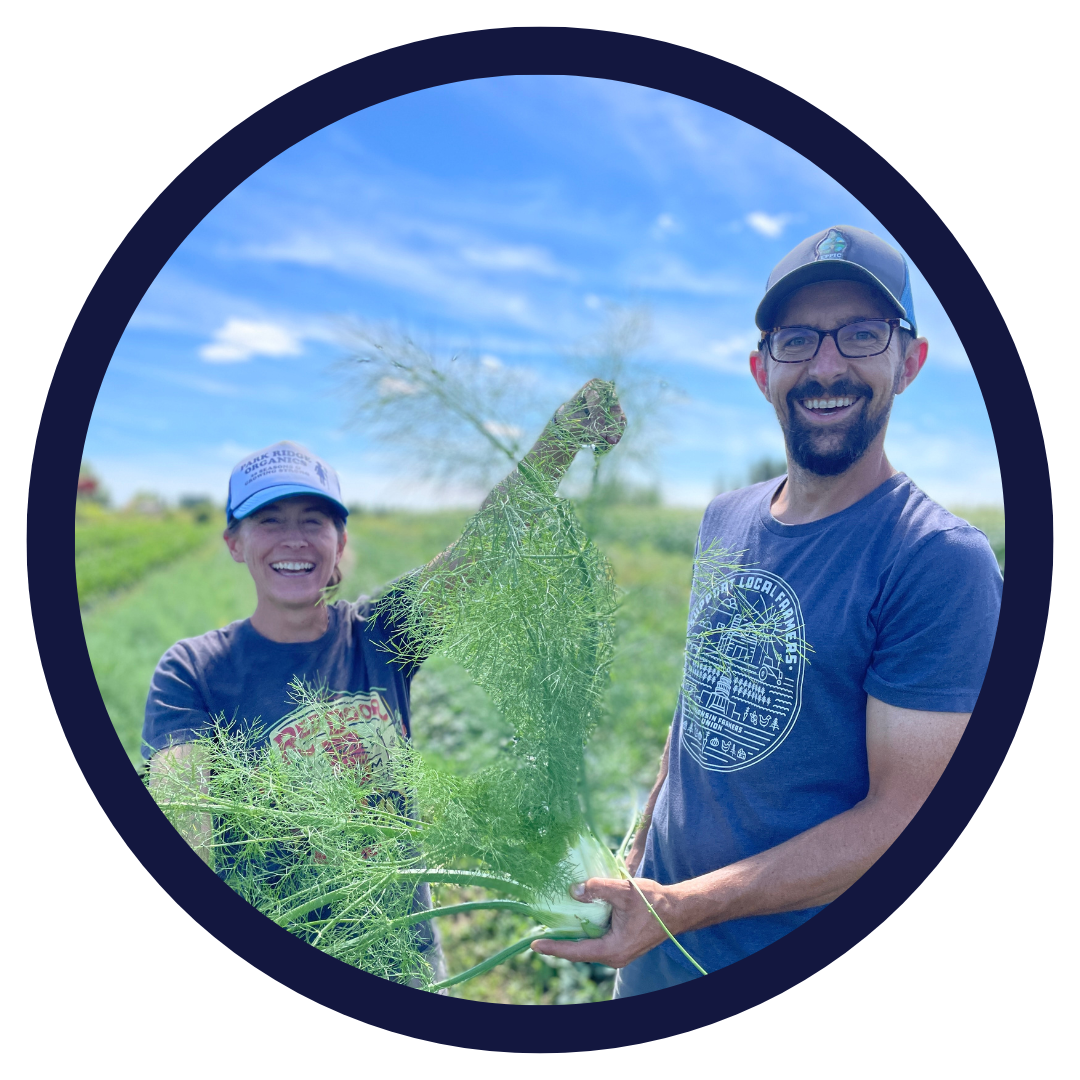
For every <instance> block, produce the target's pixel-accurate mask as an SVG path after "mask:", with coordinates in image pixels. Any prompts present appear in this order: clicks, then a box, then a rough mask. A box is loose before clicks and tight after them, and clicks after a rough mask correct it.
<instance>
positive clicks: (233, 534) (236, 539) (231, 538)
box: [221, 529, 247, 563]
mask: <svg viewBox="0 0 1080 1080" xmlns="http://www.w3.org/2000/svg"><path fill="white" fill-rule="evenodd" d="M221 538H222V539H223V540H224V541H225V546H226V547H227V548H228V549H229V554H230V555H231V556H232V557H233V562H238V563H242V562H247V559H245V558H244V548H243V545H242V544H241V542H240V529H233V530H229V529H226V530H225V531H224V532H223V533H222V534H221Z"/></svg>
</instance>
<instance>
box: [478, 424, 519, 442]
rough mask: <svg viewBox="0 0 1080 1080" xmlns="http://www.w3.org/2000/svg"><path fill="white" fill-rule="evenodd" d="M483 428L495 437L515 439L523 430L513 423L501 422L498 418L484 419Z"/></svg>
mask: <svg viewBox="0 0 1080 1080" xmlns="http://www.w3.org/2000/svg"><path fill="white" fill-rule="evenodd" d="M484 430H485V431H486V432H488V433H489V434H491V435H494V436H495V437H496V438H497V439H517V438H519V437H520V436H521V435H522V434H523V432H522V430H521V428H519V427H517V425H515V424H501V423H499V421H498V420H486V421H485V422H484Z"/></svg>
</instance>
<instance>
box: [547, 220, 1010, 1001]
mask: <svg viewBox="0 0 1080 1080" xmlns="http://www.w3.org/2000/svg"><path fill="white" fill-rule="evenodd" d="M756 322H757V325H758V328H759V329H760V330H761V331H762V333H761V339H760V344H759V346H758V348H757V349H756V350H755V351H754V352H752V353H751V354H750V371H751V374H752V375H753V377H754V380H755V382H756V383H757V385H758V387H759V389H760V390H761V392H762V394H764V396H765V398H766V399H767V400H768V402H769V403H770V405H772V407H773V409H774V410H775V412H776V416H777V419H778V420H779V422H780V426H781V428H782V430H783V433H784V439H785V442H786V447H787V462H788V472H787V475H786V476H785V477H780V478H778V479H775V480H770V481H767V482H765V483H763V484H756V485H754V486H753V487H750V488H745V489H743V490H742V491H737V492H731V493H728V494H725V495H721V496H718V497H717V498H716V499H715V500H713V502H712V503H711V505H710V506H709V508H708V509H707V510H706V512H705V517H704V520H703V522H702V526H701V532H700V535H699V541H698V563H697V568H696V571H695V583H694V590H693V594H692V596H691V612H690V631H689V635H688V646H687V654H688V655H687V665H686V674H685V677H684V682H683V687H682V693H681V694H680V697H679V703H678V706H677V709H676V713H675V719H674V722H673V724H672V728H671V732H670V734H669V737H668V745H667V747H666V748H665V750H664V756H663V759H662V761H661V768H660V776H659V778H658V779H657V783H656V786H655V788H654V789H653V792H652V795H651V796H650V798H649V801H648V804H647V806H646V812H645V823H644V825H643V827H642V829H641V830H640V831H639V832H638V834H637V836H636V837H635V841H634V845H633V847H632V849H631V853H630V856H629V859H628V864H629V866H630V868H631V871H632V872H634V873H636V874H637V879H636V883H637V885H638V887H639V888H640V889H641V892H642V893H643V894H644V896H645V897H647V898H648V900H649V902H650V903H651V905H652V907H653V908H654V909H655V911H656V913H657V914H658V915H659V916H660V918H661V919H662V920H663V922H664V923H665V924H666V925H667V927H668V928H670V930H671V931H672V933H673V934H675V935H676V936H677V937H678V938H679V941H680V943H681V944H682V946H683V947H684V948H685V949H686V952H687V953H689V955H690V956H691V957H693V961H694V962H696V964H697V965H700V966H701V967H702V968H704V969H705V970H706V971H715V970H717V969H718V968H721V967H724V966H726V965H727V964H730V963H733V962H735V961H736V960H738V959H740V958H742V957H744V956H747V955H749V954H750V953H753V952H755V951H757V950H758V949H761V948H763V947H764V946H766V945H768V944H769V943H771V942H772V941H775V940H776V939H777V938H779V937H781V936H783V935H784V934H786V933H788V932H789V931H790V930H792V929H794V928H795V927H796V926H798V925H800V924H801V923H803V922H805V921H806V920H807V919H809V918H811V917H812V916H813V915H814V914H816V912H818V911H820V910H821V908H822V906H823V905H825V904H828V903H829V902H830V901H832V900H834V899H835V898H836V897H837V896H839V895H840V894H841V893H842V892H843V891H844V890H845V889H846V888H847V887H848V886H849V885H851V884H852V883H853V882H854V881H856V880H857V879H858V878H859V877H860V876H861V875H862V874H863V873H864V872H865V871H866V870H867V868H868V867H869V866H870V865H871V864H872V863H873V862H874V861H875V860H876V859H877V858H878V857H879V856H880V855H881V854H882V853H883V852H884V851H885V850H886V848H888V846H889V845H890V844H891V843H892V842H893V840H895V839H896V837H897V836H898V835H899V834H900V832H901V831H902V830H903V829H904V827H905V826H906V825H907V824H908V822H909V821H910V820H911V818H912V817H913V816H914V814H915V812H916V811H917V810H918V809H919V807H920V806H921V805H922V803H923V801H924V800H925V799H926V796H927V795H928V794H929V792H930V790H931V789H932V788H933V786H934V784H935V783H936V782H937V780H938V778H939V777H940V775H941V773H942V771H943V770H944V768H945V765H946V764H947V763H948V761H949V758H950V757H951V755H952V753H953V750H954V749H955V747H956V744H957V742H958V741H959V739H960V736H961V735H962V734H963V731H964V727H965V725H966V723H967V720H968V716H969V714H970V712H971V709H972V708H973V706H974V704H975V699H976V697H977V696H978V692H979V688H980V686H981V684H982V680H983V676H984V674H985V671H986V665H987V662H988V659H989V654H990V649H991V646H992V644H993V639H994V634H995V631H996V627H997V614H998V607H999V604H1000V594H1001V583H1002V582H1001V575H1000V573H999V572H998V568H997V563H996V560H995V559H994V556H993V553H992V551H991V549H990V546H989V544H988V543H987V541H986V538H985V537H984V536H983V535H982V533H980V532H978V530H976V529H973V528H971V527H970V526H969V525H967V524H966V523H965V522H963V521H961V520H959V519H958V518H956V517H954V516H953V515H951V514H949V513H948V512H947V511H945V510H943V509H942V508H941V507H940V506H938V505H937V504H936V503H934V502H933V501H932V500H931V499H929V498H928V497H927V496H926V495H925V494H924V493H923V492H922V491H920V490H919V489H918V488H917V487H916V486H915V484H914V483H913V482H912V481H911V480H910V479H908V477H906V476H905V475H904V474H903V473H900V472H897V471H896V469H894V468H893V467H892V465H891V464H890V463H889V461H888V459H887V458H886V456H885V450H884V441H885V432H886V428H887V426H888V421H889V415H890V412H891V409H892V404H893V399H894V397H895V396H896V395H897V394H902V393H903V392H904V391H905V390H906V389H907V388H908V386H910V385H911V383H912V381H913V380H914V379H915V377H916V376H917V375H918V373H919V371H920V370H921V368H922V366H923V363H924V362H925V360H926V354H927V342H926V340H925V339H924V338H921V337H918V336H917V330H916V325H915V316H914V312H913V310H912V302H911V289H910V283H909V276H908V268H907V263H906V261H905V260H904V258H903V256H902V255H900V253H899V252H897V251H895V250H893V249H892V248H891V247H890V246H889V245H887V244H885V243H884V242H883V241H882V240H880V239H879V238H878V237H876V236H874V235H873V234H871V233H868V232H866V231H865V230H862V229H857V228H852V227H849V226H843V225H842V226H837V227H835V228H830V229H827V230H825V231H823V232H820V233H817V234H816V235H814V236H812V237H809V238H808V239H807V240H804V241H803V242H802V243H801V244H799V245H798V246H797V247H796V248H795V249H794V250H793V251H791V252H790V253H789V254H788V255H787V256H786V257H785V258H784V259H783V260H781V262H780V263H779V264H777V266H776V267H775V268H774V270H773V272H772V274H771V275H770V276H769V280H768V284H767V287H766V293H765V296H764V298H763V299H762V301H761V304H760V305H759V307H758V310H757V315H756ZM723 552H727V553H732V552H738V553H741V556H740V559H741V567H742V568H743V569H744V570H745V572H740V571H739V569H732V563H733V561H734V560H733V558H732V557H731V556H730V554H729V555H727V556H726V562H727V567H726V568H725V569H724V571H723V573H722V574H721V575H720V577H719V578H716V576H715V574H714V575H713V580H704V578H703V569H702V568H703V566H706V565H707V564H708V563H709V562H710V560H711V562H712V565H713V567H714V568H715V566H716V565H717V564H718V563H723V562H724V561H725V556H724V555H723ZM755 626H756V627H757V633H758V636H757V637H755V636H754V627H755ZM769 628H771V629H769ZM574 894H575V895H576V896H578V897H579V898H585V899H593V898H600V899H604V900H607V901H609V902H610V903H611V904H612V907H613V914H612V924H611V929H610V931H609V932H608V933H607V934H606V935H605V936H604V937H602V938H599V939H596V940H593V941H581V942H562V941H538V942H536V943H534V946H533V948H534V949H536V951H538V952H543V953H548V954H550V955H554V956H562V957H566V958H568V959H571V960H582V961H593V962H600V963H606V964H610V965H611V966H613V967H616V968H619V969H620V971H619V973H618V977H617V980H616V989H615V994H616V996H617V997H618V996H628V995H632V994H640V993H646V992H648V991H652V990H658V989H662V988H664V987H666V986H671V985H675V984H676V983H681V982H685V981H688V980H690V979H693V978H696V977H698V976H699V974H700V972H699V971H698V970H697V968H696V967H695V963H694V962H691V961H690V960H688V959H687V958H686V956H685V955H684V954H683V953H681V952H680V951H679V949H678V948H677V947H676V946H675V945H674V944H673V943H672V942H670V941H668V940H667V938H666V935H665V933H664V930H663V928H662V927H661V926H660V925H659V923H658V922H657V920H656V918H655V917H654V916H653V915H652V914H651V913H650V912H649V911H648V909H647V907H646V905H645V903H644V902H643V901H642V899H641V896H640V895H639V893H638V892H637V891H636V890H635V888H634V887H633V886H632V885H631V884H630V883H629V882H627V881H607V880H595V879H594V880H591V881H588V882H586V883H584V885H583V886H582V885H579V886H575V887H574Z"/></svg>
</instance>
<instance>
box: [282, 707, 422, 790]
mask: <svg viewBox="0 0 1080 1080" xmlns="http://www.w3.org/2000/svg"><path fill="white" fill-rule="evenodd" d="M270 741H271V742H272V743H273V744H274V745H275V746H276V747H277V748H278V749H279V750H280V751H281V756H282V757H283V758H284V759H286V760H289V759H290V758H309V759H311V760H312V762H313V763H317V764H319V765H328V766H331V767H334V768H342V767H345V768H358V769H361V770H363V771H364V772H365V773H366V774H367V775H368V776H369V777H370V778H371V779H372V780H374V781H377V780H379V779H380V776H381V773H382V772H383V771H384V770H385V768H386V766H387V763H388V760H389V755H390V753H391V752H392V751H393V750H395V749H397V748H398V747H400V746H401V745H402V743H403V742H404V738H403V736H402V733H401V726H400V722H399V721H398V719H397V717H396V716H395V715H394V713H393V712H392V711H391V710H390V708H389V707H388V706H387V704H386V702H385V701H384V700H383V697H382V695H381V694H380V693H379V692H378V691H377V690H372V691H371V692H370V693H366V694H365V693H357V694H331V695H330V698H329V700H328V701H326V702H320V703H318V704H317V705H314V706H312V705H301V706H299V707H298V708H296V709H294V710H293V711H292V712H291V713H289V715H288V716H285V717H283V718H282V719H281V721H280V722H279V723H278V725H277V727H275V729H274V730H273V731H272V732H271V733H270Z"/></svg>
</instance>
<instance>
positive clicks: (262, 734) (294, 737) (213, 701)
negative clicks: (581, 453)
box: [143, 379, 626, 862]
mask: <svg viewBox="0 0 1080 1080" xmlns="http://www.w3.org/2000/svg"><path fill="white" fill-rule="evenodd" d="M625 425H626V418H625V416H624V415H623V413H622V410H621V408H620V406H619V404H618V402H617V401H616V400H615V398H614V389H613V387H611V386H610V384H606V383H602V382H601V381H600V380H597V379H594V380H592V381H591V382H589V383H588V384H586V385H585V386H584V387H582V389H581V390H580V391H578V393H577V394H575V395H574V396H573V397H572V398H571V399H570V400H569V401H567V402H566V403H564V404H563V405H562V406H560V408H559V409H558V410H557V411H556V413H555V416H554V417H553V418H552V420H551V422H550V423H549V424H548V425H547V427H546V428H545V429H544V432H543V434H542V435H541V437H540V439H539V440H538V441H537V443H536V445H535V446H534V447H533V448H532V449H531V450H530V451H529V453H528V454H527V455H526V456H525V458H524V459H523V461H522V462H521V467H524V468H527V469H528V470H530V471H531V472H532V473H533V475H540V476H542V477H544V478H545V479H547V480H548V481H549V482H551V483H553V484H556V483H558V481H559V480H560V479H561V477H562V475H563V473H565V471H566V469H567V468H568V467H569V465H570V462H571V461H572V460H573V458H574V455H575V454H576V453H577V451H578V450H579V449H580V448H581V447H583V446H588V445H602V446H605V448H606V447H610V446H613V445H614V444H615V443H617V442H618V441H619V439H620V437H621V435H622V431H623V429H624V427H625ZM519 478H520V477H519V473H518V471H517V470H515V471H514V472H513V473H511V475H510V476H509V477H507V478H506V479H505V480H504V481H503V482H502V484H500V485H499V488H496V492H497V491H499V490H500V489H502V488H505V486H506V485H507V484H512V483H515V482H517V480H518V479H519ZM492 494H493V495H494V494H495V493H494V492H493V493H492ZM489 498H491V496H489ZM348 513H349V512H348V509H347V508H346V507H345V505H344V503H343V502H342V500H341V489H340V485H339V483H338V478H337V474H336V473H335V472H334V470H333V469H332V468H330V466H329V465H327V464H326V463H325V462H323V461H321V460H320V459H319V458H317V457H316V456H315V455H314V454H311V453H310V452H308V451H307V450H305V449H304V448H303V447H301V446H298V445H296V444H295V443H288V442H282V443H277V444H275V445H274V446H270V447H267V448H266V449H265V450H261V451H259V452H258V453H257V454H253V455H251V456H250V457H248V458H245V459H244V460H243V461H241V462H240V463H239V464H238V465H237V466H236V468H235V469H234V470H233V473H232V477H231V479H230V482H229V502H228V511H227V526H226V529H225V533H224V539H225V542H226V544H227V545H228V547H229V552H230V554H231V555H232V557H233V559H235V560H236V561H237V562H240V563H243V564H244V565H245V566H247V568H248V572H249V573H250V574H251V577H252V580H253V581H254V583H255V591H256V596H257V603H256V607H255V611H254V613H253V614H252V615H251V616H250V617H249V618H247V619H242V620H240V621H238V622H234V623H230V624H229V625H228V626H226V627H223V628H222V629H220V630H211V631H210V632H209V633H206V634H202V635H201V636H199V637H196V638H188V639H186V640H184V641H179V642H177V643H176V644H175V645H173V646H172V648H170V649H169V650H168V651H167V652H166V653H165V655H164V656H163V657H162V658H161V661H160V662H159V664H158V666H157V670H156V671H155V672H154V676H153V679H152V681H151V684H150V693H149V696H148V698H147V703H146V715H145V721H144V724H143V754H144V756H145V757H147V758H149V759H150V783H151V786H154V787H157V786H158V785H160V784H161V783H163V782H164V780H165V778H166V777H167V775H168V772H169V771H170V770H171V769H187V768H190V767H193V766H195V765H196V764H197V763H196V762H195V760H194V759H193V757H192V755H193V753H194V746H195V740H196V739H197V738H198V736H199V734H200V733H201V732H204V731H206V730H207V728H208V726H209V724H210V721H211V718H214V717H219V716H223V717H224V719H225V721H226V723H228V724H230V725H232V726H233V727H234V730H239V731H241V732H245V733H246V734H247V735H248V736H249V738H250V739H251V740H252V741H253V742H254V744H255V745H264V744H265V743H266V742H273V743H275V744H276V745H277V746H279V747H280V749H281V751H282V753H283V754H291V753H297V754H304V755H317V754H325V755H329V756H330V757H332V758H333V759H334V760H336V761H343V762H349V763H352V762H357V761H372V762H374V761H376V760H377V759H378V757H379V755H380V754H381V753H382V752H383V751H384V750H385V749H386V748H388V747H390V746H393V745H394V744H395V743H396V742H397V741H398V740H399V739H400V738H408V737H409V735H410V718H409V687H410V684H411V681H412V678H413V676H414V675H415V673H416V669H417V667H418V665H419V661H416V663H414V664H412V665H411V666H410V665H406V666H402V665H401V664H399V663H396V662H395V660H394V650H393V649H391V648H388V645H391V644H392V643H393V639H394V637H395V635H396V634H398V633H400V632H401V631H400V628H398V627H396V626H394V625H392V624H389V623H388V622H387V620H386V618H385V617H384V616H383V615H382V614H381V613H380V612H377V611H374V610H373V609H372V606H371V604H370V602H369V601H368V599H367V598H366V597H361V598H360V600H358V601H356V602H355V603H354V602H349V601H346V600H340V601H337V602H335V603H327V602H326V601H325V597H326V591H325V590H326V589H327V588H328V587H332V586H333V585H335V584H337V583H338V582H340V580H341V573H340V570H339V563H340V561H341V556H342V553H343V552H344V550H345V544H346V542H347V540H348V534H347V532H346V529H345V523H346V520H347V518H348ZM295 680H300V681H301V682H302V683H303V684H304V685H305V686H307V687H310V688H316V689H320V690H322V691H323V692H324V693H325V694H327V695H329V696H330V697H332V699H333V701H334V704H335V709H334V710H333V713H334V719H333V721H332V726H333V730H329V729H328V726H327V724H326V723H324V722H322V721H319V720H318V719H317V717H316V714H313V713H312V712H311V710H310V709H306V708H305V707H303V706H302V705H301V704H299V703H298V702H297V700H296V691H295ZM320 712H321V714H323V715H325V710H321V711H320ZM182 832H183V833H184V835H185V838H186V839H187V840H188V842H189V843H190V844H191V845H192V846H193V847H194V848H195V850H196V851H198V852H199V854H200V855H201V856H202V857H203V859H204V860H205V861H207V862H210V837H211V825H210V821H209V817H208V816H207V815H204V816H202V817H201V818H192V819H191V820H190V821H189V822H187V823H186V825H185V827H184V828H183V829H182Z"/></svg>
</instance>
